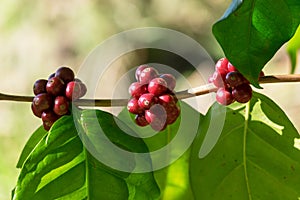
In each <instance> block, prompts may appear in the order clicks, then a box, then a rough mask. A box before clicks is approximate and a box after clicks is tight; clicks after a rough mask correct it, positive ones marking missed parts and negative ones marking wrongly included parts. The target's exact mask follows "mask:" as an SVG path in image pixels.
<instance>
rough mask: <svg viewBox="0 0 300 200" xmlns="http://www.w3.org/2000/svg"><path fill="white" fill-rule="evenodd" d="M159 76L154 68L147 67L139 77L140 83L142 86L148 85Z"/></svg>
mask: <svg viewBox="0 0 300 200" xmlns="http://www.w3.org/2000/svg"><path fill="white" fill-rule="evenodd" d="M157 76H158V72H157V70H156V69H154V68H153V67H147V68H145V69H144V70H143V71H142V72H141V74H140V76H139V82H140V83H141V84H142V85H145V84H148V83H149V82H150V81H151V80H152V79H154V78H156V77H157Z"/></svg>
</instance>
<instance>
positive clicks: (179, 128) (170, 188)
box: [118, 101, 202, 200]
mask: <svg viewBox="0 0 300 200" xmlns="http://www.w3.org/2000/svg"><path fill="white" fill-rule="evenodd" d="M180 107H181V113H182V115H181V117H179V118H178V119H177V120H176V122H175V123H174V124H172V125H169V126H168V127H167V128H166V129H165V130H164V131H161V132H158V133H156V132H155V131H153V130H152V129H151V128H150V127H139V126H137V125H136V124H135V123H134V120H133V117H134V116H133V115H130V114H129V113H128V111H127V109H126V108H125V109H124V110H123V111H122V112H121V113H120V114H119V116H118V117H119V118H120V119H121V120H122V121H123V122H125V123H126V124H127V125H128V126H129V127H130V128H131V129H133V130H135V131H136V132H137V133H138V134H139V135H140V136H142V137H144V141H145V143H146V144H147V146H148V148H149V151H150V152H153V151H157V150H160V149H161V148H163V147H166V146H167V145H170V142H171V141H172V140H174V138H175V137H176V135H178V134H180V132H183V134H184V135H186V138H188V136H189V135H191V136H192V137H194V136H195V134H194V133H193V132H194V131H197V130H198V128H199V121H200V120H201V119H202V115H201V114H200V113H199V112H197V111H196V110H194V109H193V108H192V107H190V106H189V105H188V104H186V103H185V102H182V101H180ZM191 119H193V120H191ZM193 135H194V136H193ZM168 150H169V151H167V152H165V153H164V154H161V155H160V156H161V158H162V159H164V160H170V161H172V162H170V164H169V165H167V166H166V167H164V168H160V169H159V170H156V171H155V172H154V176H155V179H156V181H157V183H158V185H159V187H160V190H161V198H160V199H161V200H169V199H172V200H181V199H188V200H192V199H194V198H193V194H192V191H191V186H190V183H189V157H190V148H187V149H184V148H182V147H180V146H172V145H171V146H170V148H169V149H168ZM174 159H175V161H173V160H174ZM152 160H153V162H156V160H158V162H159V160H160V159H159V158H157V157H156V156H155V155H153V158H152ZM154 164H155V163H154Z"/></svg>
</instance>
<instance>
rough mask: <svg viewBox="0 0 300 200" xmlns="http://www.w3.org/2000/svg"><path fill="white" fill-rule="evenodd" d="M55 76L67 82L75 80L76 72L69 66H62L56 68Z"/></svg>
mask: <svg viewBox="0 0 300 200" xmlns="http://www.w3.org/2000/svg"><path fill="white" fill-rule="evenodd" d="M55 76H56V77H59V78H60V79H62V80H63V81H64V82H65V83H66V84H67V83H69V82H70V81H73V80H74V77H75V76H74V72H73V70H71V69H70V68H68V67H60V68H59V69H57V70H56V72H55Z"/></svg>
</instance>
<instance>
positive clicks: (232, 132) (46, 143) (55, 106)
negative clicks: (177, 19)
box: [1, 0, 300, 200]
mask: <svg viewBox="0 0 300 200" xmlns="http://www.w3.org/2000/svg"><path fill="white" fill-rule="evenodd" d="M299 23H300V1H299V0H277V1H271V0H260V1H255V0H244V1H242V0H233V2H232V4H231V5H230V7H229V8H228V10H227V11H226V12H225V14H224V16H223V17H222V18H221V19H220V20H219V21H218V22H216V23H215V24H214V25H213V26H212V30H213V34H214V36H215V38H216V39H217V41H218V42H219V44H220V45H221V47H222V49H223V51H224V54H225V56H226V59H222V63H219V64H217V67H216V70H217V74H214V76H213V77H212V78H210V82H212V83H211V84H210V86H211V87H212V89H211V90H208V91H202V92H201V91H200V92H198V93H197V92H195V93H194V94H192V95H191V96H194V95H200V94H204V93H209V92H216V99H217V102H216V103H214V104H213V105H212V106H211V107H210V108H209V111H208V112H207V113H206V114H205V115H202V114H200V113H199V112H198V111H197V110H195V109H194V108H192V107H190V106H189V105H188V104H186V103H184V102H183V101H181V100H180V99H182V98H186V97H188V96H185V97H182V96H180V94H182V93H180V94H179V93H176V92H175V91H173V89H174V87H175V79H174V78H173V76H172V75H170V74H164V75H159V74H158V72H157V71H156V70H155V69H153V68H149V66H142V67H139V68H138V70H137V71H136V78H137V82H136V83H134V84H132V85H131V86H130V89H129V91H130V95H131V96H132V99H131V100H130V101H129V103H128V104H127V102H128V100H127V102H125V103H124V102H123V103H121V104H123V105H124V109H123V110H122V112H120V114H119V115H118V116H114V115H112V114H110V113H108V112H105V111H101V110H97V109H81V108H79V107H77V105H82V104H83V102H85V103H86V104H85V105H87V104H88V100H85V99H84V98H83V99H80V97H82V96H83V95H84V94H85V92H86V88H85V85H84V83H81V81H79V80H76V79H75V78H74V74H72V72H71V71H69V69H66V68H64V70H62V69H60V70H58V72H56V74H54V75H51V76H50V77H49V80H46V79H41V80H38V81H37V82H36V83H35V84H34V94H35V95H36V96H35V98H34V99H33V97H13V96H9V95H4V94H3V95H2V96H1V98H2V99H6V100H19V101H22V100H23V101H28V102H32V100H33V104H32V107H33V108H32V110H33V112H34V114H35V115H36V116H38V117H41V118H42V120H43V122H44V126H41V127H39V128H38V129H37V130H36V131H35V132H34V133H33V134H32V136H31V137H30V138H29V140H28V141H27V143H26V145H25V147H24V149H23V151H22V153H21V155H20V158H19V161H18V163H17V168H20V169H21V171H20V175H19V178H18V180H17V183H16V187H15V188H14V189H13V190H12V195H11V198H12V199H14V200H19V199H20V200H27V199H30V200H34V199H36V200H41V199H59V200H63V199H72V200H73V199H78V200H79V199H93V200H94V199H105V200H124V199H131V200H133V199H134V200H145V199H149V200H150V199H164V200H174V199H178V200H179V199H180V200H182V199H187V200H193V199H195V200H214V199H216V200H229V199H230V200H231V199H237V200H246V199H248V200H259V199H260V200H270V199H274V200H275V199H278V200H297V199H298V200H299V199H300V148H299V145H298V146H297V145H296V143H297V142H296V141H297V140H299V139H300V136H299V133H298V132H297V130H296V128H295V127H294V125H293V124H292V123H291V121H290V120H289V118H288V117H287V115H286V114H285V112H284V111H283V110H282V109H281V108H280V107H279V106H278V105H276V103H275V102H274V101H272V99H270V98H269V97H267V96H265V95H264V94H260V93H258V92H255V91H252V88H251V87H250V84H251V85H252V87H256V88H261V83H265V82H279V81H283V82H284V81H300V79H299V76H298V75H292V74H291V75H283V76H264V74H262V72H261V71H262V70H263V68H264V66H265V65H266V63H267V62H268V61H269V60H270V59H271V58H272V57H273V56H274V54H275V53H276V52H277V50H278V49H279V48H280V47H281V46H282V45H283V44H284V43H286V42H287V41H289V40H290V39H291V38H292V37H293V35H294V34H295V33H296V30H297V27H298V25H299ZM295 37H297V36H296V35H295ZM295 37H294V38H293V39H292V40H291V41H290V43H289V45H288V52H289V54H290V56H291V58H292V61H293V62H292V63H293V68H292V71H294V70H295V63H296V60H295V59H296V52H297V49H298V47H299V40H300V38H299V37H297V38H296V39H295ZM227 59H228V60H227ZM229 61H230V62H229ZM224 62H225V63H224ZM229 64H230V65H229ZM221 65H224V66H226V67H225V68H226V69H225V68H224V66H223V68H220V66H221ZM224 69H225V72H224V74H222V73H223V71H222V70H224ZM218 70H219V71H218ZM149 71H150V72H149ZM220 77H221V78H220ZM219 80H221V85H219V84H220V82H218V81H219ZM64 82H65V83H64ZM68 83H70V84H68ZM145 84H146V85H147V86H144V85H145ZM213 84H214V85H215V86H216V87H215V86H214V85H213ZM87 89H88V88H87ZM57 97H59V98H57ZM177 98H178V99H179V100H178V102H177ZM55 99H56V100H55ZM218 102H219V103H218ZM81 103H82V104H81ZM100 103H101V102H100ZM229 104H230V105H229ZM169 105H172V106H169ZM128 110H129V111H130V112H131V113H129V112H128ZM134 118H135V119H134ZM95 119H96V120H95ZM163 120H169V121H168V122H164V121H163ZM157 121H158V122H157ZM221 121H223V122H224V124H223V126H222V127H221V129H218V127H215V126H214V125H212V124H214V123H217V122H221ZM154 122H155V123H154ZM156 122H157V123H156ZM182 122H184V123H183V124H184V128H182ZM148 124H150V126H147V127H143V126H146V125H148ZM195 124H196V130H197V133H196V135H195V138H194V139H193V142H192V143H191V144H190V146H189V147H188V148H187V150H184V152H183V153H181V154H180V153H178V152H180V151H182V150H183V149H184V147H182V146H180V143H178V144H177V146H176V148H170V149H169V150H168V151H167V153H165V154H162V155H154V156H153V154H150V153H149V152H155V151H157V150H158V149H161V148H163V147H165V146H166V145H168V144H169V143H171V142H172V140H175V138H176V135H177V134H181V133H182V132H184V133H183V134H185V135H186V136H188V135H189V134H190V133H192V132H193V130H192V127H193V126H195ZM137 125H139V126H137ZM180 125H181V126H180ZM99 127H101V128H100V129H99ZM152 128H153V129H154V130H157V131H159V132H157V133H156V134H153V135H152V136H151V137H147V138H144V137H141V136H142V135H147V134H148V133H149V134H151V133H153V130H152ZM45 129H46V130H45ZM128 132H130V133H131V134H130V135H129V134H128ZM214 132H219V133H217V134H219V135H217V136H216V134H215V133H214ZM209 140H210V141H212V140H215V144H214V145H210V147H207V146H206V145H207V144H208V143H207V141H209ZM111 144H113V145H115V146H117V147H118V148H119V149H121V150H122V153H119V151H117V150H114V149H112V148H111V146H110V145H111ZM87 146H90V147H91V149H92V151H91V149H87ZM92 152H98V153H99V154H100V155H101V156H100V157H97V155H95V154H93V153H92ZM126 152H132V154H130V155H129V156H128V155H127V154H126ZM139 154H143V155H144V156H143V157H138V155H139ZM176 155H179V156H178V159H174V158H175V157H176ZM155 156H158V157H160V158H163V160H164V161H170V162H169V165H168V166H166V167H163V168H160V169H155V170H154V168H155V166H156V165H157V163H155V162H154V160H155V159H156V157H155ZM122 158H123V159H122ZM124 158H125V159H124ZM102 160H105V161H108V162H109V163H110V164H111V165H110V164H107V162H101V161H102ZM140 163H142V166H140ZM112 166H121V167H124V169H126V170H119V169H120V168H118V167H112ZM152 168H153V170H151V169H152ZM143 169H147V170H143Z"/></svg>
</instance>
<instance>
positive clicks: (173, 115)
mask: <svg viewBox="0 0 300 200" xmlns="http://www.w3.org/2000/svg"><path fill="white" fill-rule="evenodd" d="M165 108H166V112H167V121H166V122H167V124H173V123H174V122H175V121H176V120H177V118H178V117H179V115H180V108H179V107H178V106H177V105H176V104H175V105H174V106H173V105H168V106H167V107H165Z"/></svg>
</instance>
